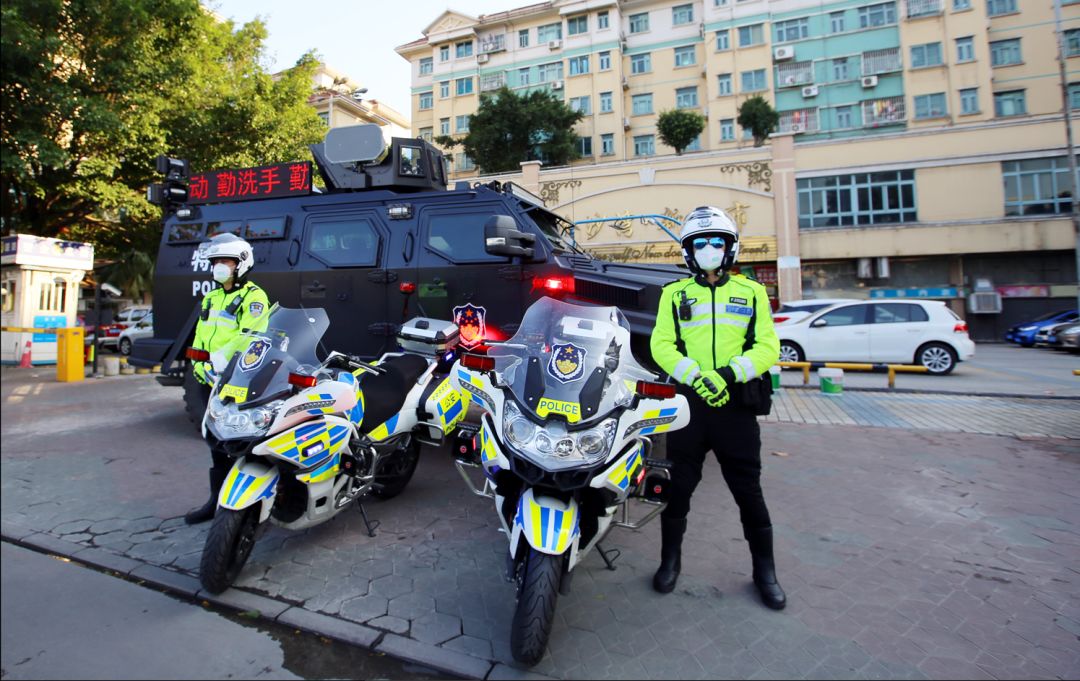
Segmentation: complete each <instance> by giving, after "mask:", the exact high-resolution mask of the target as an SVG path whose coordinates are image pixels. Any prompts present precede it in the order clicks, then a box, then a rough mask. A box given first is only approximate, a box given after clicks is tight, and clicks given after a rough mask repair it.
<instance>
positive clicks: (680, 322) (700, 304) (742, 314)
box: [651, 206, 786, 610]
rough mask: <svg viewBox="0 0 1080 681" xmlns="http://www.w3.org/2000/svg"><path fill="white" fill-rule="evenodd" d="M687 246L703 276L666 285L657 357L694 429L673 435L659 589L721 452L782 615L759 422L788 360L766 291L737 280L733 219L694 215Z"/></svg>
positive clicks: (772, 601) (655, 340) (765, 587)
mask: <svg viewBox="0 0 1080 681" xmlns="http://www.w3.org/2000/svg"><path fill="white" fill-rule="evenodd" d="M680 241H681V243H682V249H683V257H684V258H685V259H686V264H687V265H688V266H689V267H690V270H691V271H692V272H693V273H694V276H693V277H691V278H688V279H682V280H679V281H676V282H673V283H671V284H668V285H667V286H666V287H664V290H663V293H662V294H661V296H660V308H659V310H658V311H657V314H656V328H655V330H654V331H653V335H652V340H651V349H652V354H653V359H655V360H656V363H657V364H659V365H660V367H661V368H663V369H664V371H666V372H667V373H668V374H669V375H671V376H672V378H674V379H675V380H676V381H678V382H679V383H680V384H681V385H680V386H679V390H680V392H681V393H683V394H684V395H686V397H687V400H688V401H689V403H690V425H689V426H687V427H686V428H684V429H682V430H678V431H675V432H673V433H671V434H670V435H668V441H667V451H668V458H669V459H670V460H671V461H672V470H671V493H670V495H669V501H668V506H667V508H666V509H665V510H664V513H663V514H662V515H661V536H662V546H661V552H660V555H661V561H660V569H659V570H657V572H656V575H655V576H654V578H653V587H654V588H655V589H656V590H657V591H659V592H661V593H669V592H670V591H672V590H673V589H674V588H675V582H676V580H677V579H678V576H679V571H680V568H681V552H682V539H683V534H684V533H685V532H686V516H687V514H688V513H689V511H690V497H691V496H692V495H693V493H694V489H695V488H696V487H697V485H698V483H699V482H700V481H701V468H702V465H703V464H704V462H705V454H706V453H707V452H708V451H710V450H712V452H713V453H714V454H715V455H716V459H717V461H718V462H719V463H720V470H721V473H722V474H723V476H724V480H725V482H727V486H728V489H730V490H731V494H732V496H734V497H735V502H736V503H737V504H738V506H739V515H740V519H741V520H742V526H743V534H744V536H745V537H746V540H747V542H748V543H749V545H750V555H751V558H752V561H753V569H754V573H753V574H754V584H755V585H756V586H757V589H758V592H759V593H760V594H761V598H762V601H763V602H764V603H765V605H767V606H769V607H770V608H774V609H777V610H779V609H781V608H783V607H784V605H785V603H786V597H785V595H784V591H783V589H781V588H780V584H779V583H778V582H777V581H776V571H775V566H774V562H773V549H772V523H771V521H770V519H769V510H768V508H766V506H765V499H764V497H763V496H762V492H761V434H760V430H759V429H758V422H757V417H756V415H755V414H756V411H757V409H759V408H760V406H761V404H760V402H761V399H762V397H761V396H762V393H763V392H764V398H763V399H765V400H767V399H768V392H769V391H768V388H766V387H764V386H763V384H762V382H761V381H762V379H761V378H760V377H763V376H764V377H765V380H768V375H767V373H768V370H769V367H771V366H772V365H773V364H775V363H776V360H777V358H778V356H779V352H780V343H779V340H778V339H777V336H776V331H775V330H774V329H773V322H772V311H771V309H770V307H769V299H768V296H767V294H766V292H765V289H764V287H763V286H761V284H758V283H757V282H755V281H752V280H750V279H747V278H746V277H743V276H741V275H732V274H729V270H730V268H731V266H732V265H733V264H735V261H736V259H737V258H738V254H739V234H738V228H737V227H736V225H735V223H734V222H733V221H732V219H731V218H730V217H728V215H727V214H725V213H724V212H723V211H721V210H719V209H717V208H713V207H711V206H704V207H701V208H696V209H694V211H693V212H692V213H691V214H690V216H689V217H688V218H687V220H686V222H685V223H684V224H683V227H682V233H681V234H680Z"/></svg>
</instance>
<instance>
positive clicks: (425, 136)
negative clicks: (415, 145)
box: [419, 128, 435, 142]
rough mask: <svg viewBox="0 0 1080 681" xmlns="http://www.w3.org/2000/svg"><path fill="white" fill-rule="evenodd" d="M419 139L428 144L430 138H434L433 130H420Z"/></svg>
mask: <svg viewBox="0 0 1080 681" xmlns="http://www.w3.org/2000/svg"><path fill="white" fill-rule="evenodd" d="M419 132H420V139H422V140H424V141H425V142H430V141H431V138H432V137H434V136H435V130H434V128H420V131H419Z"/></svg>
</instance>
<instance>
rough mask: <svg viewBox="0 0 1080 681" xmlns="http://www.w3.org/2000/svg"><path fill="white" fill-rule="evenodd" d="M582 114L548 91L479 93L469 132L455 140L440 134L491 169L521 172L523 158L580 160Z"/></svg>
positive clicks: (443, 142) (446, 142)
mask: <svg viewBox="0 0 1080 681" xmlns="http://www.w3.org/2000/svg"><path fill="white" fill-rule="evenodd" d="M582 118H583V114H582V113H581V112H580V111H574V110H573V109H571V108H570V107H568V106H567V105H566V104H564V103H563V101H562V100H561V99H559V98H558V97H556V96H555V95H554V94H552V93H551V92H549V91H547V90H533V91H532V92H529V93H527V94H525V95H520V96H519V95H517V94H516V93H514V91H513V90H511V89H510V88H508V87H505V86H504V87H502V88H500V89H499V90H497V91H495V92H485V93H482V94H481V95H480V106H479V108H478V109H477V110H476V113H475V114H473V116H472V118H470V119H469V132H468V134H466V135H465V136H464V137H460V138H455V137H450V136H448V135H440V136H439V137H436V138H435V141H436V142H437V143H438V144H440V145H442V146H444V147H454V146H458V145H460V146H462V147H464V149H465V153H466V154H468V155H469V157H470V158H471V159H472V160H473V161H474V162H475V163H476V165H477V166H479V167H480V168H481V169H483V171H484V172H488V173H500V172H505V171H508V170H517V169H518V167H519V165H518V164H520V163H521V162H522V161H530V160H536V159H539V160H542V161H544V163H546V164H548V165H563V164H565V163H567V162H568V161H570V160H571V159H574V158H577V156H578V154H577V148H576V142H577V135H576V134H575V132H574V124H575V123H577V122H578V121H580V120H581V119H582Z"/></svg>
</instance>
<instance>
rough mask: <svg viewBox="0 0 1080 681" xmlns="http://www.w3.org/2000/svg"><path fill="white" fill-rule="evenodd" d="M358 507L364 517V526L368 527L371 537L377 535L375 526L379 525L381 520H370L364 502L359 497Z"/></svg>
mask: <svg viewBox="0 0 1080 681" xmlns="http://www.w3.org/2000/svg"><path fill="white" fill-rule="evenodd" d="M356 507H357V508H359V509H360V515H361V516H362V517H363V518H364V526H365V527H367V533H368V536H369V537H374V536H375V528H376V527H378V526H379V521H378V520H376V521H375V522H374V523H373V522H371V521H370V520H368V517H367V511H365V510H364V502H362V501H360V500H359V499H357V500H356Z"/></svg>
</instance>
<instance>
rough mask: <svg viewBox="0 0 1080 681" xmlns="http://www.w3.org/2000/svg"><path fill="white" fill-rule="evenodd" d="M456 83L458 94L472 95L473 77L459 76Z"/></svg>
mask: <svg viewBox="0 0 1080 681" xmlns="http://www.w3.org/2000/svg"><path fill="white" fill-rule="evenodd" d="M454 84H455V86H456V92H457V94H458V95H471V94H472V92H473V79H472V78H458V79H457V80H456V81H454Z"/></svg>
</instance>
